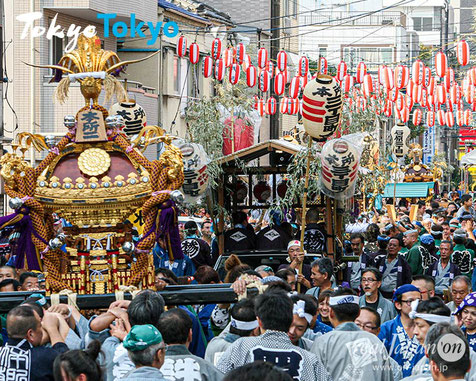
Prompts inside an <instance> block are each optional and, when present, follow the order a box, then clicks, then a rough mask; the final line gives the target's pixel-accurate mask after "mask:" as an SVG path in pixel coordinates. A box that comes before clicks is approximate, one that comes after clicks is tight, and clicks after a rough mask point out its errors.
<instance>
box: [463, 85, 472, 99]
mask: <svg viewBox="0 0 476 381" xmlns="http://www.w3.org/2000/svg"><path fill="white" fill-rule="evenodd" d="M464 97H465V98H466V102H468V103H473V101H474V86H473V85H469V86H468V88H467V90H466V91H465V93H464Z"/></svg>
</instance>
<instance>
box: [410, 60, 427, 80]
mask: <svg viewBox="0 0 476 381" xmlns="http://www.w3.org/2000/svg"><path fill="white" fill-rule="evenodd" d="M424 70H425V65H424V64H423V62H421V61H420V60H416V61H415V62H413V65H412V79H413V82H415V83H416V84H418V85H420V84H421V83H422V81H423V76H424Z"/></svg>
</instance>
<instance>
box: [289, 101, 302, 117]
mask: <svg viewBox="0 0 476 381" xmlns="http://www.w3.org/2000/svg"><path fill="white" fill-rule="evenodd" d="M298 111H299V99H297V98H296V99H290V100H289V103H288V114H290V115H296V114H297V113H298Z"/></svg>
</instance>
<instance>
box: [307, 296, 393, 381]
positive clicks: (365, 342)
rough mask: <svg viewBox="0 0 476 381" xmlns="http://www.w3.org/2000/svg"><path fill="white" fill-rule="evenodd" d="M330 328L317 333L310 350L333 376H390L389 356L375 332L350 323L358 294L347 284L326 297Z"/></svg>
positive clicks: (354, 379) (355, 379) (382, 379)
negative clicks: (332, 327)
mask: <svg viewBox="0 0 476 381" xmlns="http://www.w3.org/2000/svg"><path fill="white" fill-rule="evenodd" d="M329 304H330V309H331V310H330V314H329V318H330V320H331V323H332V325H333V326H334V327H335V328H334V330H333V331H331V332H328V333H326V334H325V335H323V336H321V337H318V338H317V339H316V340H315V341H314V344H313V345H312V348H311V352H312V353H314V354H316V355H317V357H318V358H319V359H320V360H321V362H322V363H323V364H324V366H325V367H326V369H327V371H328V372H329V373H330V374H331V376H332V378H333V379H334V380H339V381H367V380H379V381H386V380H393V371H392V366H391V362H390V357H389V355H388V352H387V350H386V349H385V346H384V345H383V343H382V342H381V341H380V340H379V339H378V338H377V336H375V335H373V334H371V333H369V332H366V331H362V330H361V329H360V328H359V327H357V325H356V324H355V323H354V321H355V319H356V318H357V317H358V316H359V313H360V307H359V297H358V296H356V295H355V294H354V292H353V290H351V289H349V288H339V289H338V290H337V291H335V292H334V293H333V294H332V296H331V298H330V301H329Z"/></svg>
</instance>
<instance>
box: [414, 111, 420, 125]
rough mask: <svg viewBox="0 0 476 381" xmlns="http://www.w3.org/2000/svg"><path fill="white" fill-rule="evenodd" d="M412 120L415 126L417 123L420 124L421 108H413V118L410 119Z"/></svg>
mask: <svg viewBox="0 0 476 381" xmlns="http://www.w3.org/2000/svg"><path fill="white" fill-rule="evenodd" d="M412 121H413V124H414V125H415V126H419V125H420V123H421V110H420V109H419V108H417V109H415V110H414V111H413V119H412Z"/></svg>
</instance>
